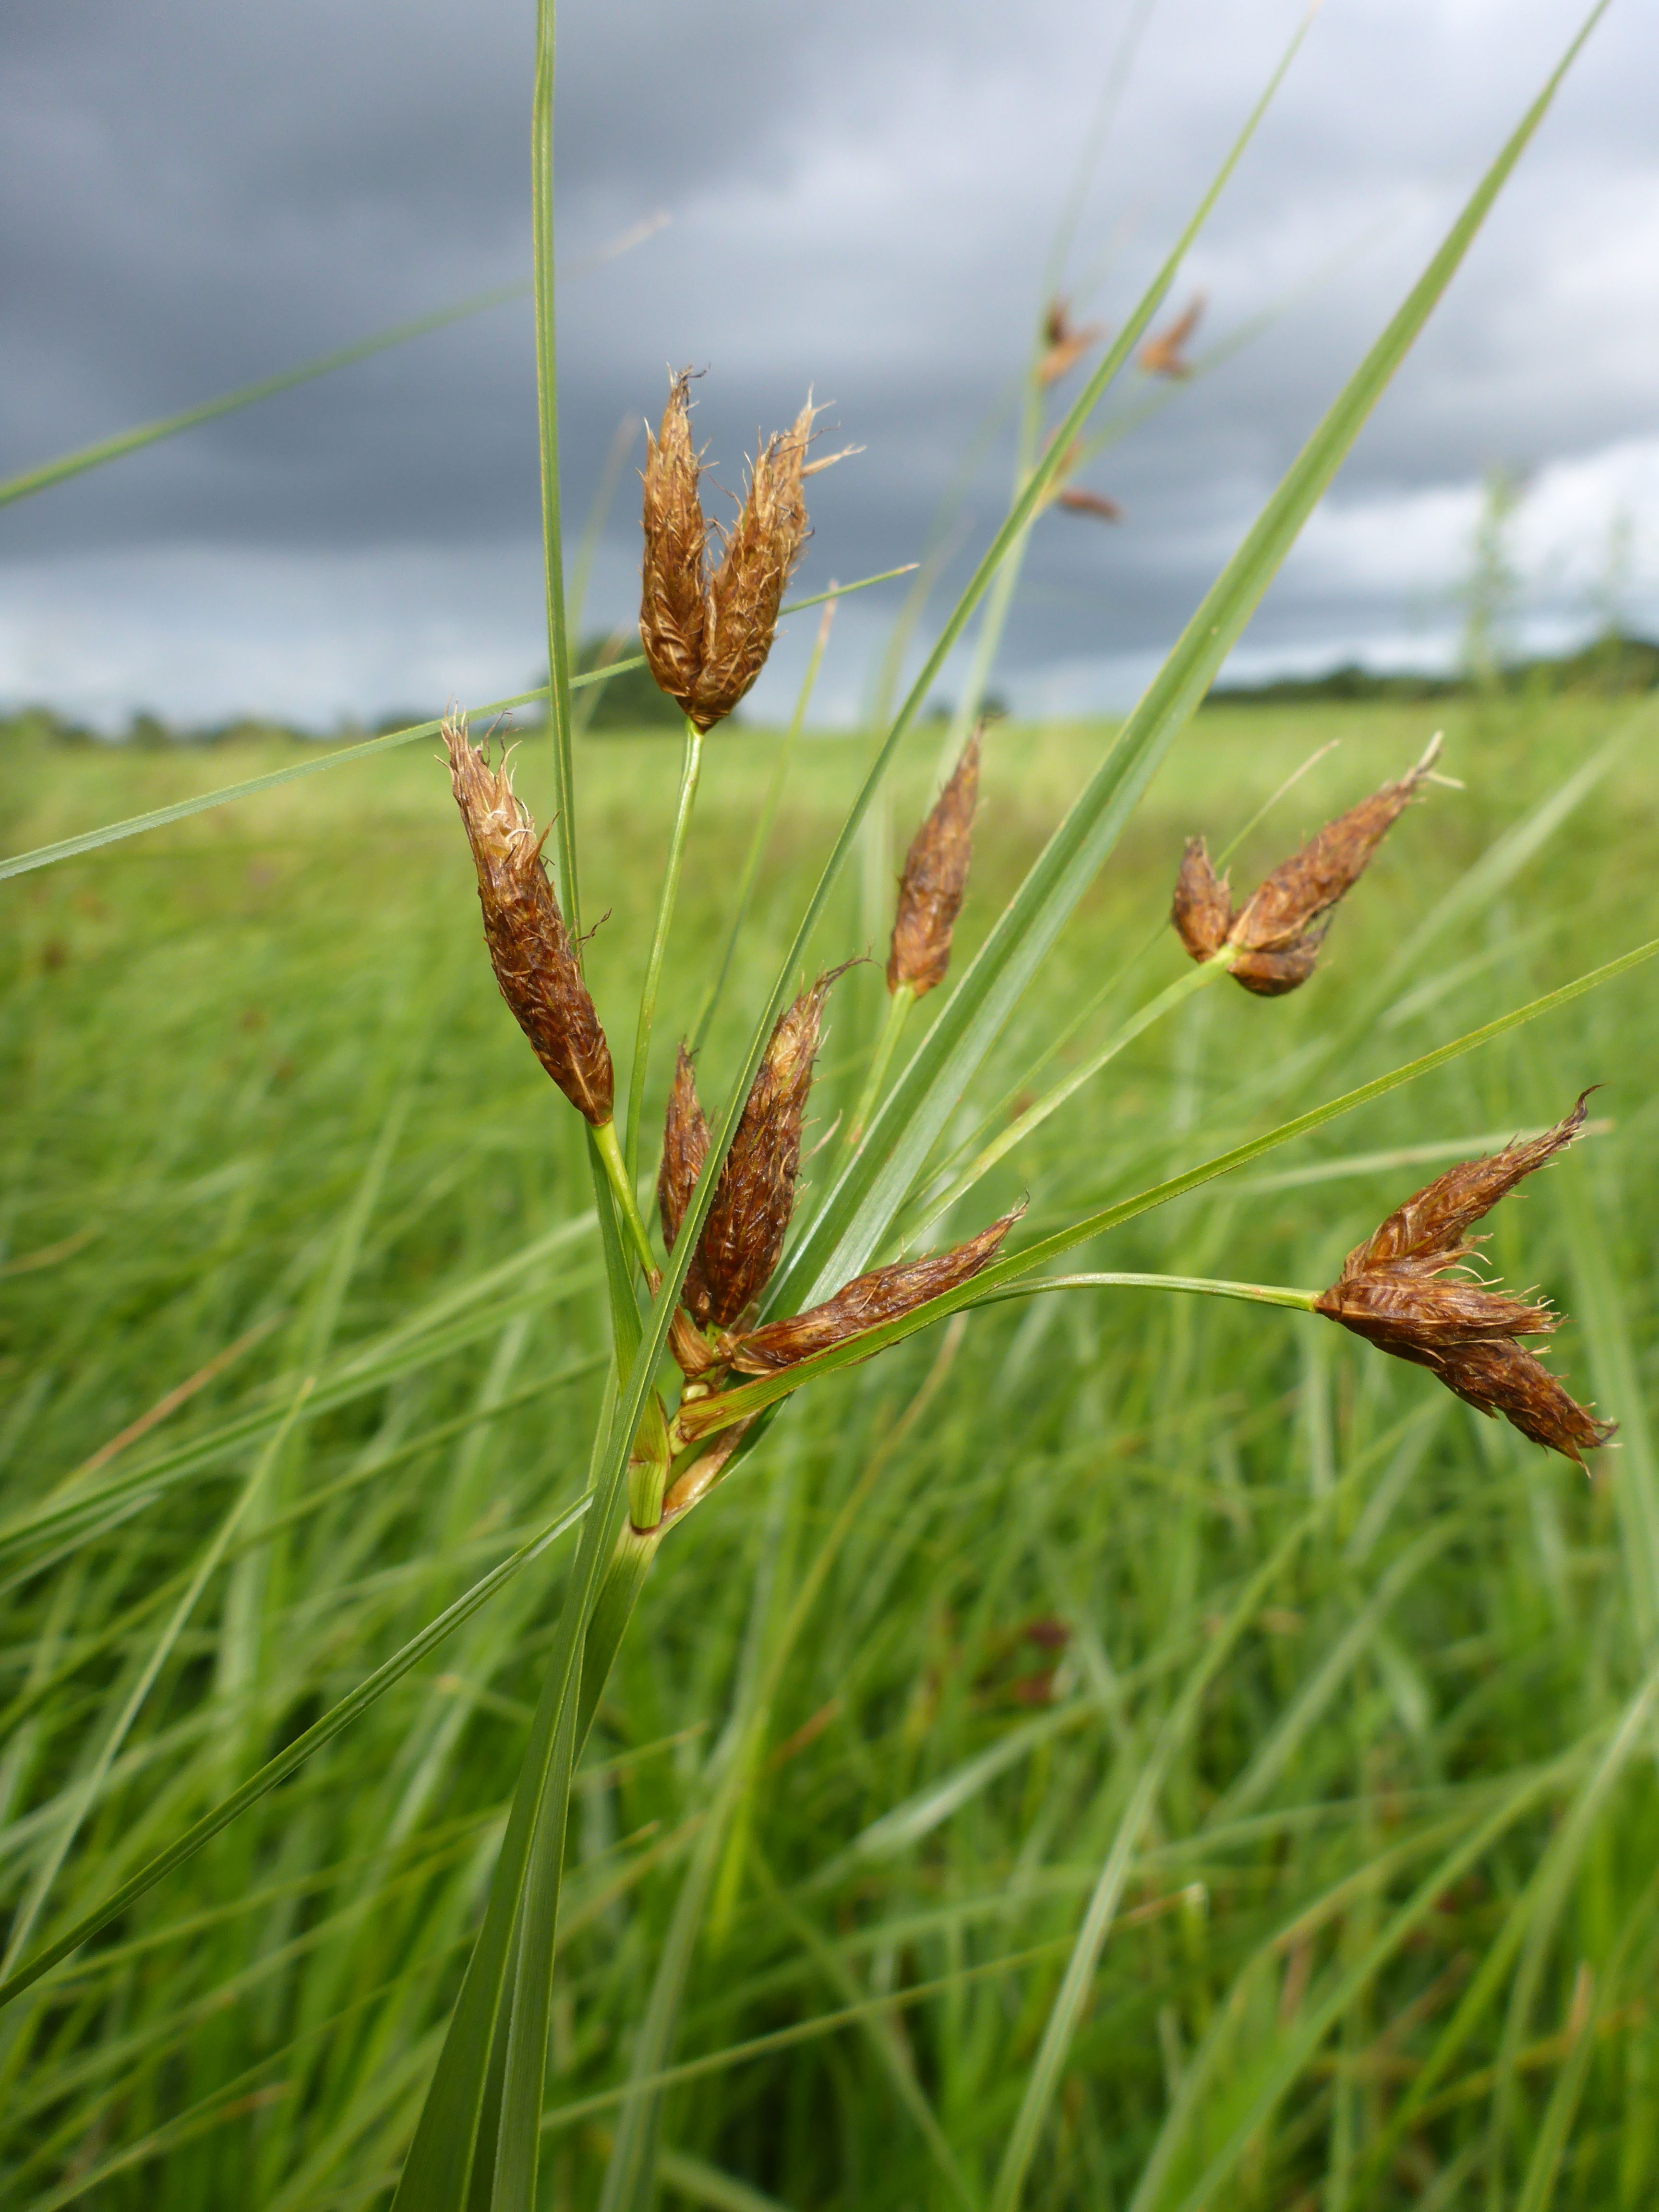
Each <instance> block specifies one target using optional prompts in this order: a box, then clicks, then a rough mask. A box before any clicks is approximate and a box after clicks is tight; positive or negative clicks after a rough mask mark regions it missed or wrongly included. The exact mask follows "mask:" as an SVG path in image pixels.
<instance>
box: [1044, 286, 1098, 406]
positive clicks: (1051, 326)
mask: <svg viewBox="0 0 1659 2212" xmlns="http://www.w3.org/2000/svg"><path fill="white" fill-rule="evenodd" d="M1105 335H1106V331H1105V325H1103V324H1101V323H1083V324H1078V323H1074V322H1073V320H1072V313H1071V303H1070V302H1069V301H1066V300H1054V301H1050V303H1049V307H1048V313H1047V314H1046V315H1044V317H1043V319H1042V352H1041V353H1040V354H1039V355H1038V356H1037V367H1036V377H1037V382H1038V383H1039V384H1041V385H1042V386H1045V387H1046V386H1048V385H1051V384H1058V383H1059V382H1060V379H1061V377H1062V376H1065V375H1066V374H1069V373H1070V371H1071V370H1073V368H1076V367H1077V365H1078V363H1079V362H1080V361H1081V360H1082V358H1083V356H1084V355H1085V353H1087V352H1088V350H1089V349H1090V347H1091V346H1092V345H1094V344H1096V343H1097V341H1098V340H1100V339H1101V338H1103V337H1105Z"/></svg>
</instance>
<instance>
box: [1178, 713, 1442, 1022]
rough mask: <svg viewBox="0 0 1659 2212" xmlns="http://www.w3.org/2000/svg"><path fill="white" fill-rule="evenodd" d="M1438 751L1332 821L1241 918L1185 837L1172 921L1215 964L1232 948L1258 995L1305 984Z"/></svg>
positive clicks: (1199, 848)
mask: <svg viewBox="0 0 1659 2212" xmlns="http://www.w3.org/2000/svg"><path fill="white" fill-rule="evenodd" d="M1439 750H1440V740H1439V738H1434V740H1433V741H1432V742H1431V744H1430V745H1429V747H1428V749H1427V750H1426V751H1425V753H1424V755H1423V757H1422V759H1421V760H1420V761H1419V763H1417V766H1416V767H1415V768H1413V769H1410V770H1409V771H1408V772H1407V774H1406V775H1402V776H1401V777H1400V778H1399V779H1398V780H1397V781H1395V782H1393V783H1385V784H1384V785H1383V787H1382V789H1381V790H1380V791H1376V792H1373V793H1371V795H1370V798H1369V799H1361V800H1360V802H1359V804H1358V806H1351V807H1350V808H1349V809H1348V811H1347V812H1346V814H1342V815H1339V816H1338V817H1337V818H1336V820H1335V821H1334V822H1328V823H1326V824H1325V827H1324V828H1323V829H1322V830H1320V831H1319V833H1318V834H1317V836H1313V837H1310V839H1309V841H1308V842H1307V843H1306V844H1305V845H1304V846H1303V848H1302V849H1301V850H1300V852H1297V853H1293V854H1291V857H1290V859H1289V860H1285V861H1283V862H1281V864H1280V865H1279V866H1278V867H1276V868H1275V869H1274V870H1273V873H1272V875H1270V876H1269V877H1268V878H1267V880H1266V882H1265V883H1263V884H1261V886H1260V887H1259V888H1258V889H1257V890H1256V891H1255V893H1254V894H1253V895H1252V896H1251V897H1250V898H1249V899H1248V900H1247V901H1246V902H1245V903H1244V905H1243V907H1242V908H1239V909H1238V910H1237V912H1235V911H1234V908H1233V904H1232V898H1231V893H1230V891H1229V890H1228V884H1227V878H1226V877H1225V876H1222V877H1219V878H1218V876H1217V875H1216V872H1215V870H1214V868H1213V867H1212V866H1211V864H1210V855H1209V851H1208V848H1206V844H1205V842H1204V840H1203V838H1201V837H1189V838H1188V841H1187V848H1186V851H1185V852H1184V854H1182V861H1181V872H1180V874H1179V876H1178V877H1177V878H1176V888H1175V898H1174V901H1173V902H1172V903H1171V906H1170V920H1171V921H1173V922H1174V924H1175V926H1176V932H1177V933H1178V934H1179V936H1180V939H1181V941H1182V944H1183V945H1185V946H1186V948H1187V950H1188V952H1190V953H1191V954H1192V956H1193V958H1194V960H1212V959H1213V958H1214V957H1215V956H1216V955H1217V954H1218V952H1220V951H1223V950H1224V948H1231V951H1232V954H1233V957H1232V960H1231V974H1232V976H1233V979H1234V981H1236V982H1238V983H1241V984H1243V987H1244V988H1245V989H1246V990H1247V991H1251V992H1254V993H1255V995H1256V996H1257V997H1258V998H1263V999H1276V998H1279V997H1282V996H1283V995H1284V994H1285V992H1286V991H1294V990H1295V989H1296V988H1297V986H1298V985H1299V984H1302V983H1305V982H1306V981H1307V980H1308V978H1309V976H1310V975H1312V973H1313V971H1314V967H1315V964H1316V962H1317V960H1318V957H1319V948H1320V946H1321V945H1322V944H1323V943H1324V941H1325V933H1326V931H1327V930H1328V928H1329V927H1330V923H1331V916H1332V914H1333V913H1334V910H1335V908H1336V906H1337V904H1338V902H1339V901H1340V900H1341V899H1342V897H1343V896H1345V895H1346V893H1347V892H1348V891H1350V890H1352V888H1353V886H1354V884H1356V883H1358V880H1359V878H1360V877H1361V876H1362V875H1363V874H1364V871H1365V866H1366V864H1367V862H1368V861H1369V860H1370V857H1371V855H1372V854H1373V853H1374V852H1375V851H1376V848H1377V847H1378V846H1379V845H1380V844H1381V843H1382V842H1383V838H1384V836H1386V835H1387V834H1388V832H1389V829H1392V827H1393V826H1394V824H1395V823H1396V822H1397V821H1398V820H1399V819H1400V817H1401V815H1402V814H1403V813H1404V812H1405V811H1406V809H1407V806H1408V805H1410V804H1411V801H1412V799H1413V796H1414V795H1415V793H1416V792H1417V790H1418V788H1419V786H1420V785H1421V784H1422V783H1424V782H1425V781H1427V780H1428V779H1429V778H1430V776H1431V773H1432V770H1433V767H1434V763H1435V761H1436V760H1437V757H1438V756H1439Z"/></svg>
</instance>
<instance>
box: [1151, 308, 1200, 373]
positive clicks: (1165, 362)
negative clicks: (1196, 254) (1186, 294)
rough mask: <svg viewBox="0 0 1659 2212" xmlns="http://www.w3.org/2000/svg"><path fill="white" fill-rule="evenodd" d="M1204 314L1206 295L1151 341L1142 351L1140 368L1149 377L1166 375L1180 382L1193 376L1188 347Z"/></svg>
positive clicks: (1183, 309) (1184, 310) (1183, 310)
mask: <svg viewBox="0 0 1659 2212" xmlns="http://www.w3.org/2000/svg"><path fill="white" fill-rule="evenodd" d="M1203 313H1204V295H1203V294H1202V293H1201V292H1200V293H1198V294H1197V295H1195V296H1194V299H1193V300H1191V301H1189V302H1188V305H1187V306H1186V307H1183V308H1182V311H1181V313H1179V314H1178V315H1177V316H1176V319H1175V320H1174V322H1172V323H1171V324H1170V325H1169V327H1168V329H1166V330H1163V331H1158V332H1157V333H1156V335H1155V336H1153V337H1150V338H1148V339H1147V341H1146V344H1145V345H1144V346H1142V348H1141V349H1140V366H1141V367H1142V368H1144V369H1145V370H1146V374H1147V375H1148V376H1164V377H1169V378H1170V379H1172V380H1176V381H1179V380H1182V379H1183V378H1185V377H1188V376H1190V375H1191V374H1192V373H1193V365H1192V363H1191V362H1190V361H1188V358H1187V347H1188V343H1190V341H1191V338H1192V335H1193V332H1194V331H1195V330H1196V329H1197V328H1198V324H1199V318H1200V316H1201V315H1202V314H1203Z"/></svg>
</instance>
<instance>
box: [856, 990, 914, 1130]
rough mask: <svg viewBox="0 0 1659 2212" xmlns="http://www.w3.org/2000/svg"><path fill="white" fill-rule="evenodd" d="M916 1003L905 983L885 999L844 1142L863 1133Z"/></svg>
mask: <svg viewBox="0 0 1659 2212" xmlns="http://www.w3.org/2000/svg"><path fill="white" fill-rule="evenodd" d="M915 1003H916V994H915V992H914V991H913V990H912V989H911V987H910V986H909V985H908V983H901V984H900V985H899V987H898V988H897V990H896V991H894V992H892V993H891V994H890V996H889V998H888V1000H887V1012H886V1016H885V1018H884V1020H883V1022H882V1025H881V1035H880V1036H878V1038H877V1039H876V1048H875V1050H874V1052H873V1053H872V1054H871V1055H870V1073H868V1075H866V1077H865V1079H864V1088H863V1090H862V1091H860V1093H859V1103H858V1104H857V1105H856V1106H855V1107H854V1109H853V1116H852V1119H851V1121H848V1125H847V1133H846V1135H845V1136H844V1137H843V1138H842V1143H843V1144H844V1145H849V1146H850V1145H856V1144H857V1142H858V1140H859V1139H860V1137H861V1136H862V1135H863V1134H864V1125H865V1123H866V1121H868V1120H869V1118H870V1116H871V1115H872V1114H873V1113H874V1111H875V1109H876V1102H877V1101H878V1099H879V1097H881V1086H882V1085H883V1084H884V1082H885V1081H886V1080H887V1071H888V1069H889V1067H890V1066H891V1065H892V1060H893V1054H895V1052H896V1051H897V1049H898V1041H899V1039H900V1037H902V1036H903V1034H904V1024H905V1023H906V1022H907V1021H908V1019H909V1015H910V1009H911V1007H912V1006H915Z"/></svg>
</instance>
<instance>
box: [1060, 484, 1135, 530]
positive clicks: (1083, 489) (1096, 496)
mask: <svg viewBox="0 0 1659 2212" xmlns="http://www.w3.org/2000/svg"><path fill="white" fill-rule="evenodd" d="M1054 505H1055V506H1056V507H1064V508H1065V510H1066V513H1067V514H1092V515H1093V516H1094V517H1095V518H1096V520H1097V521H1100V522H1121V521H1122V520H1123V509H1122V508H1121V507H1120V506H1119V505H1118V503H1117V501H1115V499H1108V498H1107V496H1106V495H1105V493H1104V492H1103V491H1091V490H1090V489H1088V487H1087V486H1086V485H1085V484H1066V486H1065V487H1064V489H1061V490H1060V491H1057V492H1056V493H1055V494H1054Z"/></svg>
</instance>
